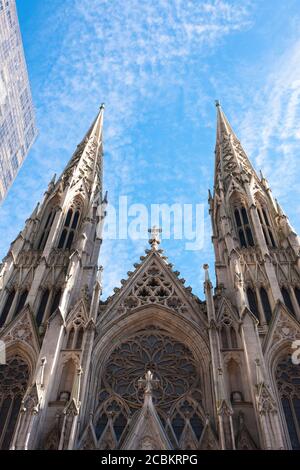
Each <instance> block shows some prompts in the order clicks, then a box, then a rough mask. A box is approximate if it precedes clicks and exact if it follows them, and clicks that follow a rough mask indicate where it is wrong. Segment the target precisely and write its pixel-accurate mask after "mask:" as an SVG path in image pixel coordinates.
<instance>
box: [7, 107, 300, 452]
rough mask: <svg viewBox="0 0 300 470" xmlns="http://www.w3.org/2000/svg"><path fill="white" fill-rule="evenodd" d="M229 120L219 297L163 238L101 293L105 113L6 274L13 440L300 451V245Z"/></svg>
mask: <svg viewBox="0 0 300 470" xmlns="http://www.w3.org/2000/svg"><path fill="white" fill-rule="evenodd" d="M217 114H218V123H217V127H218V129H217V145H216V171H215V185H214V194H213V195H210V198H209V209H210V214H211V218H212V226H213V244H214V249H215V259H216V276H217V286H216V288H215V290H213V287H212V284H211V281H210V278H209V273H208V266H207V265H204V269H205V283H204V291H205V298H206V301H205V302H202V301H201V300H199V299H198V298H197V297H196V296H195V295H193V294H192V293H191V290H190V289H189V288H186V287H185V286H184V280H183V279H180V278H179V273H178V272H177V271H174V269H173V267H172V265H171V264H170V263H169V261H168V259H167V257H166V256H165V254H164V252H163V250H161V249H160V247H159V241H158V240H157V237H156V236H154V237H152V238H151V240H150V246H149V249H148V250H146V253H145V255H143V256H141V259H140V262H139V263H137V264H136V265H135V271H134V272H130V273H128V279H126V280H123V281H122V287H121V288H120V289H115V292H114V295H113V296H112V297H110V298H109V299H107V301H105V302H102V301H100V296H101V269H99V267H98V257H99V253H100V247H101V239H99V238H98V237H97V230H96V228H97V224H99V222H100V221H99V216H98V213H97V208H98V206H99V204H101V203H102V202H103V195H102V158H103V153H102V125H103V108H101V110H100V112H99V115H98V116H97V118H96V120H95V122H94V123H93V125H92V127H91V128H90V130H89V131H88V133H87V135H86V137H85V138H84V140H83V141H82V142H81V144H80V145H79V146H78V148H77V150H76V152H75V154H74V155H73V157H72V158H71V160H70V162H69V164H68V165H67V168H66V169H65V171H64V172H63V174H62V176H61V177H60V178H59V179H58V180H57V181H55V179H54V180H52V181H51V182H50V184H49V187H48V189H47V191H46V193H45V197H44V200H43V201H42V203H41V204H40V205H38V206H37V208H36V210H35V211H34V213H33V214H32V215H31V217H30V218H29V219H28V220H27V221H26V225H25V228H24V230H23V231H22V232H21V233H20V235H19V236H18V237H17V239H16V240H15V241H14V242H13V243H12V245H11V248H10V250H9V253H8V255H7V256H6V258H5V259H4V260H3V264H2V268H1V277H0V282H1V294H0V312H1V317H0V325H1V330H0V331H1V333H0V340H2V341H4V342H5V343H6V345H7V365H5V366H0V374H2V375H3V377H5V380H3V381H2V383H1V384H0V416H2V423H1V424H2V432H0V446H1V447H2V448H10V449H125V450H126V449H144V450H150V449H184V450H186V449H193V450H196V449H199V450H206V449H216V450H217V449H265V450H267V449H292V448H293V449H297V448H299V447H300V416H299V409H300V408H299V403H300V384H299V382H300V365H297V364H295V363H293V361H292V359H291V355H292V353H293V352H294V350H293V344H294V342H295V341H297V340H299V339H300V324H299V319H300V307H299V302H300V276H299V239H298V237H297V235H296V234H295V233H294V231H293V229H292V228H291V226H290V224H289V222H288V219H287V217H286V216H285V215H284V214H283V212H282V210H281V209H280V206H279V205H278V203H277V202H276V201H275V200H274V199H273V197H272V193H271V190H270V188H269V187H268V184H267V181H266V179H265V178H263V177H262V178H259V177H258V176H257V174H256V173H255V171H254V169H253V168H252V166H251V163H250V162H249V160H248V158H247V156H246V154H245V152H244V150H243V148H242V146H241V144H240V142H239V141H238V139H237V137H236V136H235V134H234V132H233V131H232V129H231V127H230V125H229V123H228V121H227V119H226V117H225V115H224V113H223V111H222V110H221V108H220V106H219V105H218V106H217ZM100 261H101V253H100ZM3 417H4V418H3Z"/></svg>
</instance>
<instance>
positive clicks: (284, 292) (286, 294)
mask: <svg viewBox="0 0 300 470" xmlns="http://www.w3.org/2000/svg"><path fill="white" fill-rule="evenodd" d="M281 293H282V297H283V300H284V303H285V305H286V306H287V308H288V309H289V310H290V311H291V313H292V314H293V315H295V310H294V307H293V304H292V300H291V296H290V293H289V291H288V290H287V289H286V288H285V287H282V288H281Z"/></svg>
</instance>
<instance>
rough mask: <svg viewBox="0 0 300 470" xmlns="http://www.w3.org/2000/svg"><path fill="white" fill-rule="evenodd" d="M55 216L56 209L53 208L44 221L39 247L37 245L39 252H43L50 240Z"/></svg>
mask: <svg viewBox="0 0 300 470" xmlns="http://www.w3.org/2000/svg"><path fill="white" fill-rule="evenodd" d="M55 214H56V208H55V207H52V208H51V209H50V211H49V212H47V214H46V216H45V218H44V221H43V223H42V232H41V234H40V237H39V241H38V245H37V249H38V250H41V251H42V250H43V249H44V248H45V246H46V243H47V241H48V238H49V234H50V230H51V228H52V224H53V222H54V218H55Z"/></svg>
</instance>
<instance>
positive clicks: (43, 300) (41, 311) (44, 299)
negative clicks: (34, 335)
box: [36, 289, 50, 326]
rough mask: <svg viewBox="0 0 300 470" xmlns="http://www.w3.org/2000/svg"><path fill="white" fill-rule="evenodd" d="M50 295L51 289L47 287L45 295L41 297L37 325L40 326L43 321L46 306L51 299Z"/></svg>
mask: <svg viewBox="0 0 300 470" xmlns="http://www.w3.org/2000/svg"><path fill="white" fill-rule="evenodd" d="M49 295H50V292H49V289H46V290H45V291H44V292H43V295H42V297H41V301H40V305H39V309H38V312H37V316H36V323H37V326H40V325H41V324H42V322H43V318H44V315H45V311H46V307H47V304H48V300H49Z"/></svg>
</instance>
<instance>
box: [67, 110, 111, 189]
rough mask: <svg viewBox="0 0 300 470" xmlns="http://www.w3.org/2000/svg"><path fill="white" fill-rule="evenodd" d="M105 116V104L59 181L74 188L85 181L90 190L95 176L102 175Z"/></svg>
mask: <svg viewBox="0 0 300 470" xmlns="http://www.w3.org/2000/svg"><path fill="white" fill-rule="evenodd" d="M103 117H104V104H102V105H101V106H100V109H99V112H98V114H97V117H96V119H95V120H94V122H93V124H92V125H91V127H90V128H89V130H88V132H87V133H86V135H85V136H84V138H83V140H82V141H81V143H80V144H79V145H78V146H77V149H76V151H75V153H74V154H73V156H72V158H71V159H70V161H69V163H68V164H67V166H66V168H65V170H64V171H63V173H62V175H61V177H60V178H59V180H58V183H62V184H63V189H65V188H66V187H67V186H69V187H71V188H73V187H74V186H77V185H78V184H79V183H83V184H84V186H85V189H86V190H87V191H88V192H90V191H91V189H92V185H93V182H94V180H95V178H97V179H98V180H99V179H101V176H102V162H101V160H102V155H103Z"/></svg>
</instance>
